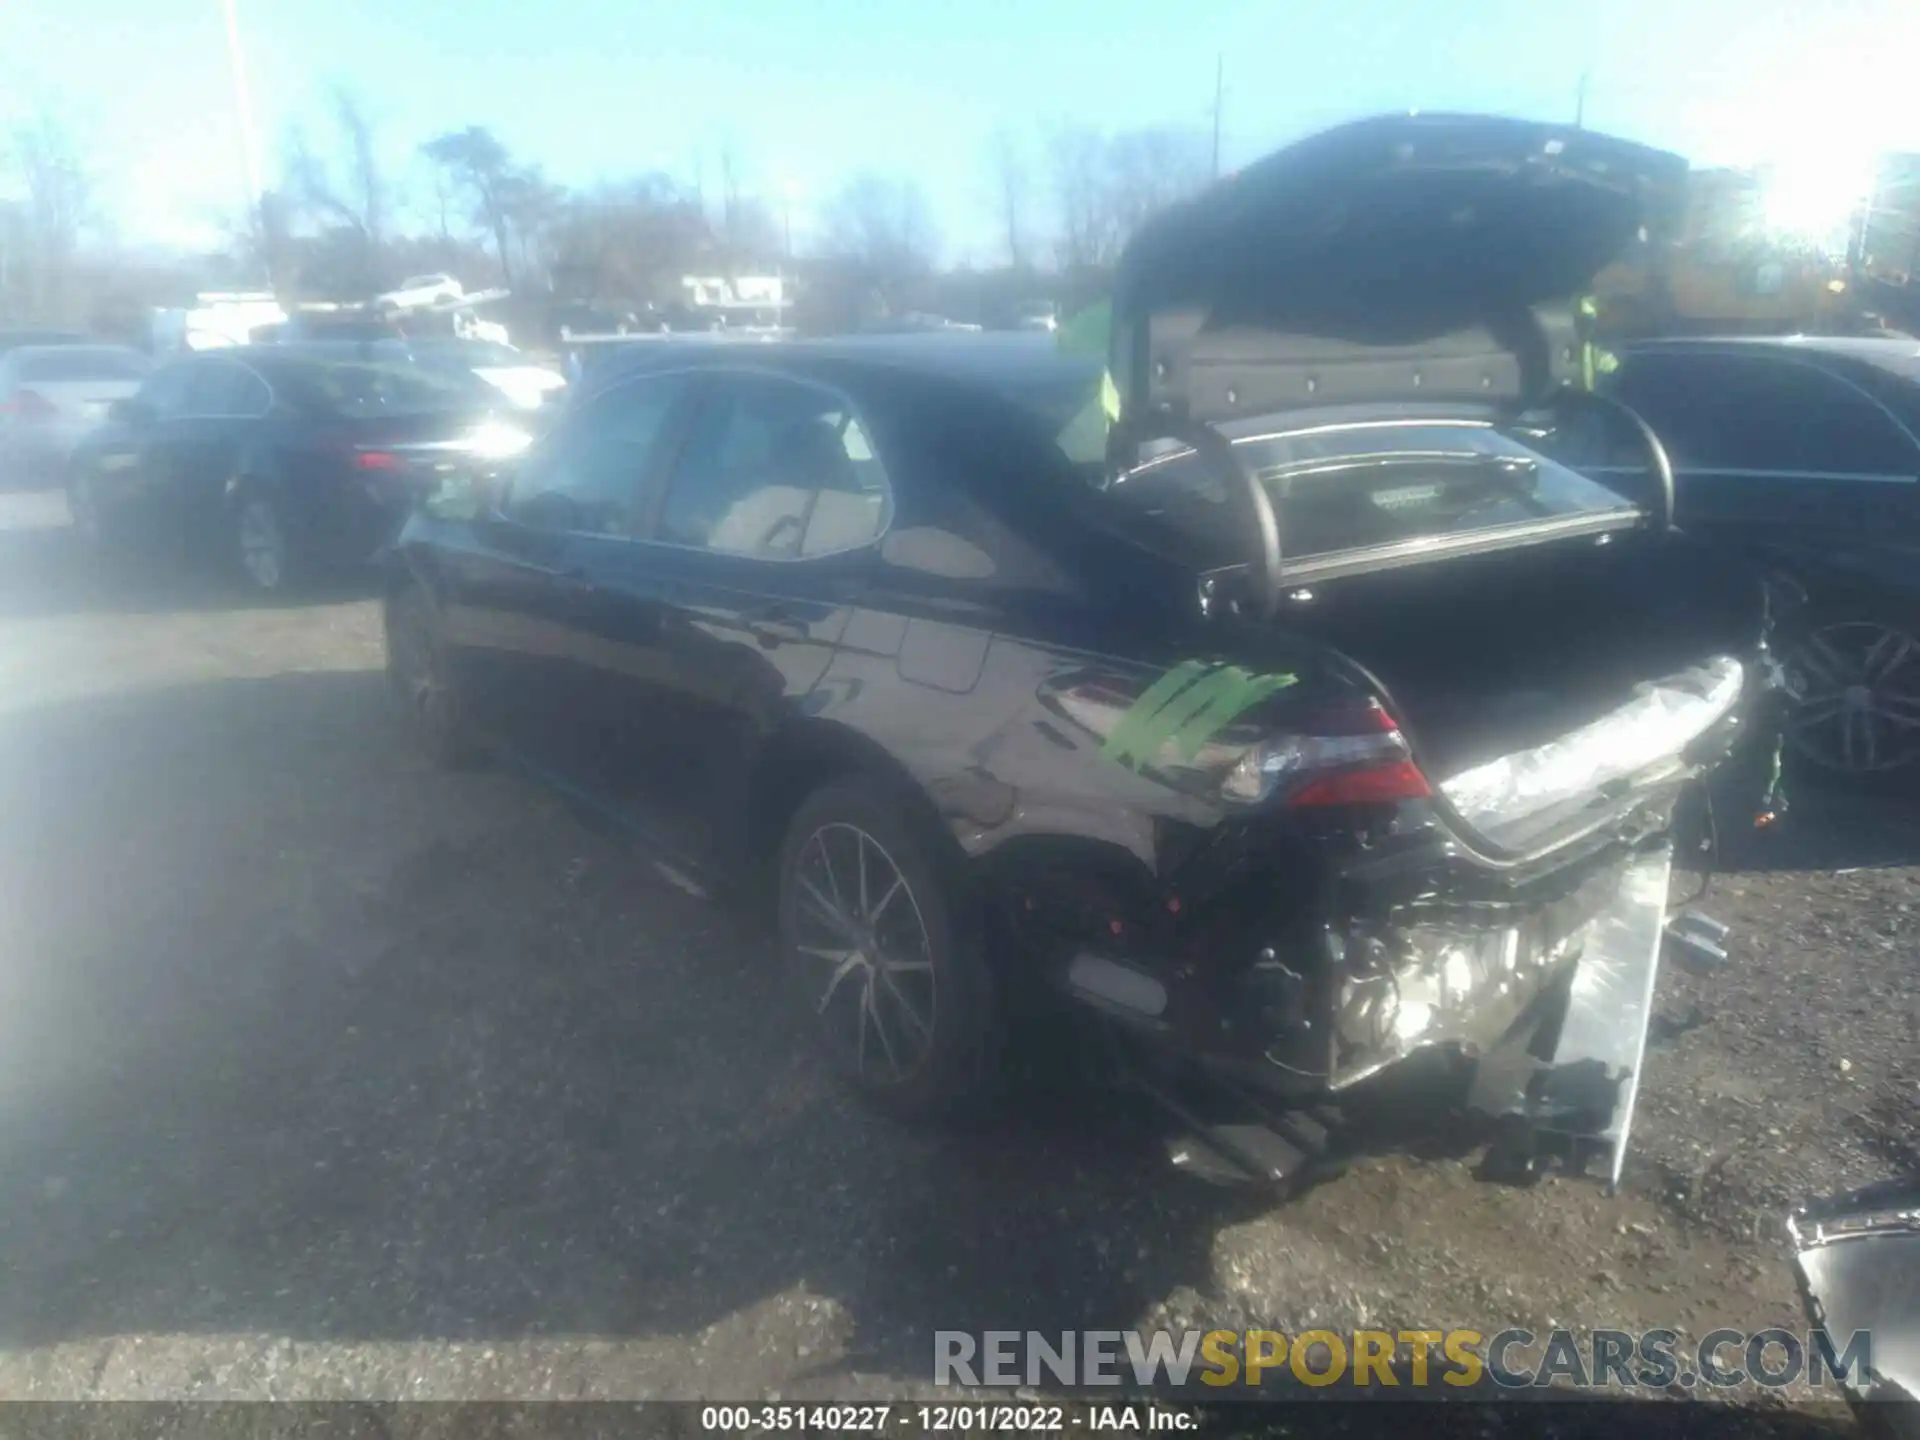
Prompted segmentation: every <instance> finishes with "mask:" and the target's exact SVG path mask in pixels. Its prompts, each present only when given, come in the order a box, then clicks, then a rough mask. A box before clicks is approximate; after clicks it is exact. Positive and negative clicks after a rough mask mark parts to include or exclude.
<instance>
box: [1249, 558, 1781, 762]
mask: <svg viewBox="0 0 1920 1440" xmlns="http://www.w3.org/2000/svg"><path fill="white" fill-rule="evenodd" d="M1301 595H1306V596H1307V597H1308V598H1298V597H1299V596H1301ZM1279 623H1280V624H1282V625H1284V626H1285V627H1286V628H1288V629H1290V630H1294V631H1296V632H1299V633H1302V634H1307V635H1311V636H1312V637H1314V638H1315V639H1317V640H1320V641H1322V642H1324V643H1327V644H1330V645H1332V646H1334V647H1335V648H1337V649H1339V650H1340V651H1342V652H1343V653H1345V654H1346V655H1348V656H1350V657H1351V658H1352V659H1354V660H1356V661H1358V662H1359V663H1360V664H1362V665H1364V666H1366V667H1367V669H1369V670H1370V671H1372V672H1373V673H1374V674H1375V675H1376V676H1378V677H1379V679H1380V680H1381V681H1382V682H1383V683H1384V684H1385V685H1386V687H1387V688H1388V690H1389V691H1390V692H1391V693H1392V696H1393V699H1394V701H1395V703H1396V705H1397V706H1398V709H1399V712H1400V713H1399V714H1398V715H1397V717H1396V718H1398V719H1399V720H1400V721H1401V723H1402V724H1403V726H1405V727H1406V728H1407V730H1408V731H1409V733H1411V734H1412V735H1413V736H1414V737H1415V738H1416V740H1417V742H1418V744H1419V745H1420V747H1421V749H1422V752H1423V757H1424V759H1425V761H1426V763H1427V766H1428V768H1429V770H1430V771H1432V772H1433V778H1434V779H1436V780H1440V779H1445V778H1447V777H1449V776H1452V775H1456V774H1458V773H1459V772H1461V771H1463V770H1466V769H1468V768H1470V767H1472V766H1475V765H1478V764H1480V763H1482V762H1485V761H1488V760H1492V759H1495V758H1497V757H1499V756H1503V755H1509V754H1512V753H1514V752H1516V751H1520V750H1527V749H1531V748H1533V747H1534V746H1538V745H1541V744H1544V743H1546V742H1548V741H1550V740H1554V739H1556V738H1558V737H1559V736H1561V735H1564V734H1565V733H1566V732H1567V731H1569V730H1572V729H1574V728H1576V727H1577V726H1580V725H1582V724H1585V723H1587V722H1589V721H1592V720H1595V719H1597V718H1599V717H1600V716H1602V715H1605V714H1607V713H1608V712H1609V711H1612V710H1614V709H1616V708H1617V707H1619V706H1621V705H1623V704H1625V703H1626V702H1627V701H1629V700H1630V699H1631V698H1632V697H1633V692H1634V687H1635V686H1636V685H1638V684H1640V683H1641V682H1644V681H1648V680H1653V679H1657V678H1659V677H1662V676H1665V675H1669V674H1672V673H1674V672H1676V671H1680V670H1685V669H1687V668H1688V667H1690V666H1694V665H1698V664H1699V663H1700V662H1702V661H1703V660H1706V659H1708V658H1709V657H1711V656H1713V655H1716V654H1735V655H1741V656H1744V655H1746V654H1747V653H1749V652H1750V650H1751V648H1752V646H1753V644H1754V642H1755V640H1756V639H1757V638H1758V632H1759V610H1758V595H1757V592H1756V591H1755V590H1754V587H1753V583H1752V582H1751V581H1749V580H1747V579H1745V578H1744V577H1743V576H1741V575H1740V574H1739V572H1737V571H1734V570H1731V569H1729V568H1727V567H1725V566H1723V565H1721V564H1719V563H1716V561H1715V559H1714V557H1712V556H1711V555H1708V554H1705V553H1703V552H1702V551H1701V550H1699V549H1698V548H1697V547H1695V546H1693V545H1692V544H1690V543H1688V542H1686V541H1685V540H1681V539H1676V540H1660V539H1655V538H1653V537H1650V536H1647V535H1644V534H1631V535H1616V536H1611V537H1607V541H1606V543H1596V542H1595V541H1594V540H1593V539H1590V538H1589V539H1585V540H1577V541H1567V542H1560V543H1552V544H1544V545H1540V546H1538V547H1536V548H1532V549H1525V550H1513V551H1507V552H1504V553H1501V554H1497V555H1487V556H1480V557H1473V558H1466V559H1455V560H1449V561H1444V562H1439V563H1434V564H1427V565H1416V566H1411V567H1408V568H1405V569H1400V570H1393V571H1387V572H1383V573H1380V574H1375V575H1356V576H1348V577H1345V578H1342V579H1338V580H1333V581H1329V582H1326V583H1324V584H1320V585H1315V586H1313V587H1312V588H1311V590H1310V592H1295V598H1291V599H1289V600H1288V601H1287V602H1286V604H1285V606H1284V608H1283V610H1282V612H1281V616H1280V619H1279Z"/></svg>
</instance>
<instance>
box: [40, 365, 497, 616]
mask: <svg viewBox="0 0 1920 1440" xmlns="http://www.w3.org/2000/svg"><path fill="white" fill-rule="evenodd" d="M500 408H502V407H500V406H499V405H498V397H497V395H496V394H495V393H494V392H493V391H492V390H491V389H490V388H489V387H487V386H485V385H484V384H482V383H481V382H479V381H477V380H476V379H474V378H473V377H472V376H470V375H465V374H462V373H460V372H454V373H443V372H438V371H434V370H431V369H428V368H426V367H423V366H420V365H416V364H413V363H411V362H409V361H408V360H407V359H406V358H405V357H399V358H392V357H384V356H383V357H373V358H363V357H361V356H358V355H330V354H326V353H324V352H320V351H317V350H305V349H296V348H294V347H285V348H283V347H279V346H257V347H247V348H246V349H245V350H236V351H230V352H227V353H226V354H215V355H199V356H193V357H189V358H185V359H180V360H176V361H173V362H171V363H169V364H166V365H164V366H162V367H161V368H160V369H158V370H156V371H155V372H154V373H153V374H152V375H151V376H150V377H148V379H147V381H146V383H145V384H143V385H142V386H141V387H140V389H139V391H138V392H137V393H136V394H135V395H133V396H131V397H130V398H128V399H125V400H121V401H119V402H117V403H116V404H115V405H114V407H113V410H112V413H111V415H110V417H109V419H108V422H107V423H106V424H105V425H104V426H102V427H101V428H100V429H99V430H98V431H96V432H95V433H93V434H92V435H90V436H89V437H88V438H87V439H86V440H85V441H84V442H83V443H82V445H81V446H80V447H79V449H78V451H77V452H76V453H75V455H74V458H73V462H72V465H71V466H70V467H69V480H68V505H69V507H70V508H71V510H72V513H73V520H74V525H75V527H76V529H78V530H79V532H80V534H81V536H82V538H83V539H86V540H88V541H90V542H93V543H95V544H97V545H102V546H106V547H109V548H111V547H116V546H119V545H122V544H139V543H143V542H151V541H162V540H167V541H170V540H184V541H186V542H187V544H188V547H189V550H190V552H191V553H193V554H194V556H195V557H196V558H202V559H211V560H213V561H215V562H216V563H218V564H220V565H222V566H223V567H225V568H228V569H230V570H231V571H232V572H233V573H235V574H236V575H238V576H239V577H241V578H242V579H244V580H245V581H247V582H248V583H250V584H252V585H253V586H255V587H256V588H258V589H261V590H267V591H280V590H284V589H286V588H288V587H289V586H292V585H294V584H296V583H297V582H298V581H300V580H301V579H303V578H305V577H307V576H308V575H310V574H312V573H313V572H314V571H316V570H320V569H328V568H335V567H342V566H351V565H354V564H357V563H360V562H364V561H366V560H367V559H369V558H371V557H372V556H373V555H374V554H375V553H377V552H378V550H379V549H380V548H381V547H382V546H383V545H385V544H386V543H387V542H388V541H389V540H390V539H391V538H392V537H393V536H394V534H395V533H397V531H398V530H399V527H400V525H401V523H402V522H403V521H404V519H405V517H406V514H407V511H408V510H409V509H410V508H411V506H412V504H413V503H414V501H415V500H417V499H418V498H419V497H420V496H421V495H422V494H424V493H426V492H427V491H429V490H431V489H432V488H433V487H434V486H435V485H437V484H438V483H439V481H440V479H441V478H442V477H443V476H444V475H445V474H447V473H448V472H449V471H452V470H457V469H458V468H459V467H460V465H461V463H462V462H463V459H464V457H466V456H468V455H472V454H479V453H483V452H486V451H489V450H491V449H501V448H504V449H507V450H511V449H512V448H513V447H514V445H515V444H516V443H517V442H520V441H524V436H519V435H517V432H514V431H512V430H511V429H505V428H503V427H501V426H499V425H498V424H495V423H490V422H492V421H494V419H495V416H496V412H497V411H498V410H499V409H500Z"/></svg>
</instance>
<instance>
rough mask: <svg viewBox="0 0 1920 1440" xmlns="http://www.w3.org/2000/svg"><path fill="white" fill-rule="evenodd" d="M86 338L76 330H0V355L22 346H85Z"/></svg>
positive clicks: (87, 340) (87, 341)
mask: <svg viewBox="0 0 1920 1440" xmlns="http://www.w3.org/2000/svg"><path fill="white" fill-rule="evenodd" d="M88 343H89V339H88V337H87V336H85V335H83V334H81V333H80V332H79V331H78V330H36V329H21V330H0V355H4V354H6V353H7V351H9V350H17V349H19V348H20V347H21V346H22V345H85V344H88Z"/></svg>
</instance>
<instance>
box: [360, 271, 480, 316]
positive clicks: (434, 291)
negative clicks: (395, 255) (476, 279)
mask: <svg viewBox="0 0 1920 1440" xmlns="http://www.w3.org/2000/svg"><path fill="white" fill-rule="evenodd" d="M466 293H467V292H466V291H465V290H464V289H463V288H462V287H461V285H460V282H459V281H458V280H456V279H454V278H453V276H451V275H441V274H434V275H411V276H408V277H407V278H406V279H405V280H402V281H401V282H400V283H399V284H398V285H396V286H395V287H394V288H393V289H391V290H388V291H386V292H385V293H383V294H380V295H376V296H374V297H373V303H374V306H375V308H377V309H388V310H403V309H405V308H407V307H408V306H410V305H431V304H432V303H433V302H434V301H436V300H458V299H460V297H461V296H463V295H465V294H466Z"/></svg>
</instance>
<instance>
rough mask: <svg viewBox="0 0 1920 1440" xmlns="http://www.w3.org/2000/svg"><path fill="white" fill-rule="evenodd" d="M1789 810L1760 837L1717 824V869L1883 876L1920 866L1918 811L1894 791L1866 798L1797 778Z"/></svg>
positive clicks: (1742, 827)
mask: <svg viewBox="0 0 1920 1440" xmlns="http://www.w3.org/2000/svg"><path fill="white" fill-rule="evenodd" d="M1788 793H1789V795H1790V797H1791V801H1792V803H1791V806H1790V808H1789V809H1788V811H1787V813H1786V814H1785V815H1784V816H1783V817H1782V818H1781V819H1780V820H1779V821H1777V822H1776V823H1775V824H1773V825H1770V826H1768V827H1766V828H1765V829H1755V828H1753V827H1752V826H1748V825H1741V824H1737V823H1729V822H1728V820H1727V818H1726V817H1722V819H1721V824H1720V847H1719V860H1718V865H1717V867H1716V868H1718V869H1719V870H1722V871H1725V872H1727V873H1729V874H1763V873H1768V872H1773V871H1793V870H1829V871H1840V872H1844V871H1849V870H1883V869H1897V868H1902V867H1907V866H1914V865H1920V805H1916V804H1915V803H1914V801H1913V799H1912V797H1910V796H1909V795H1907V794H1905V793H1902V791H1901V789H1899V788H1891V790H1890V793H1883V794H1866V793H1862V792H1860V791H1857V790H1850V789H1847V788H1843V787H1841V786H1838V785H1834V784H1832V783H1831V782H1829V783H1827V784H1825V785H1823V784H1822V783H1821V777H1818V776H1814V777H1808V778H1805V779H1801V778H1798V777H1796V778H1795V781H1794V783H1792V784H1791V785H1790V786H1789V787H1788Z"/></svg>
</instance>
